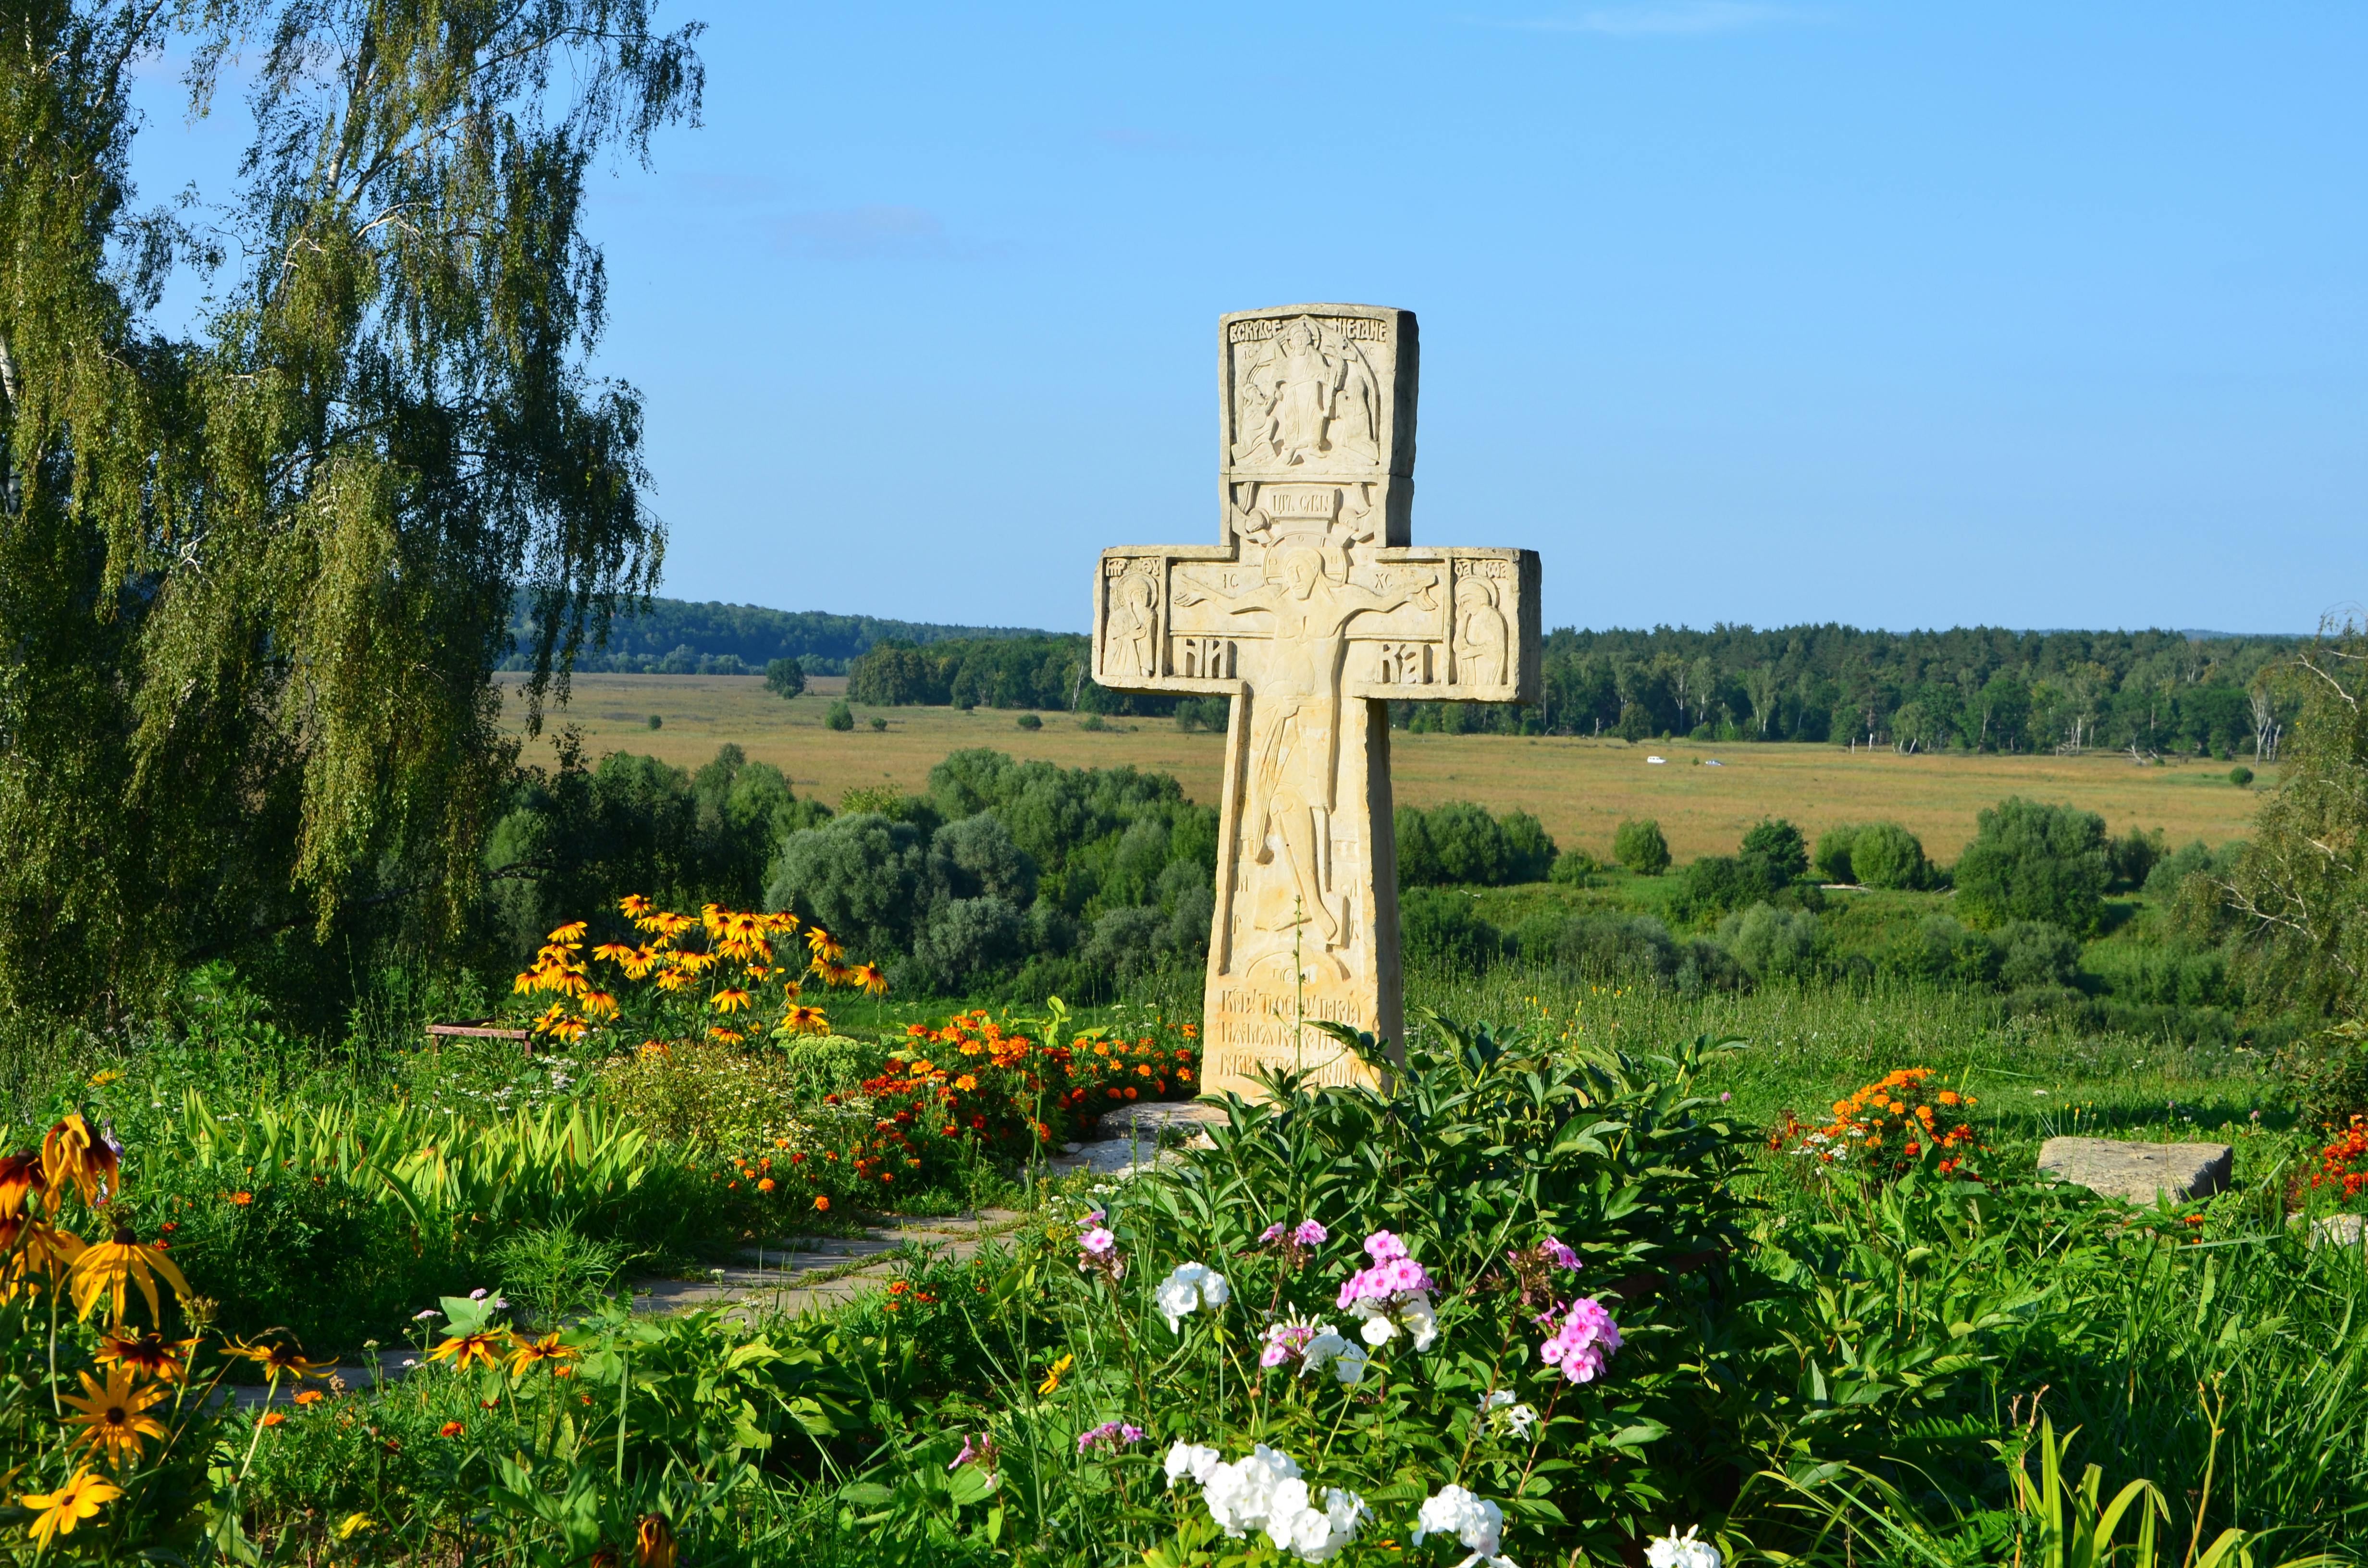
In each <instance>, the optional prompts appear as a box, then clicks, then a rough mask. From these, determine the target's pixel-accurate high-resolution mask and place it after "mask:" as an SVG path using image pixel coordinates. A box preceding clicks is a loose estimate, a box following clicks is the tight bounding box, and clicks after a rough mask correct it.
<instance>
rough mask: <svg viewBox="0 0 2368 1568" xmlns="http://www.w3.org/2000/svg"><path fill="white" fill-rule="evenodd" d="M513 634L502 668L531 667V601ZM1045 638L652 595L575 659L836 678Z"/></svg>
mask: <svg viewBox="0 0 2368 1568" xmlns="http://www.w3.org/2000/svg"><path fill="white" fill-rule="evenodd" d="M509 630H510V642H511V646H512V651H511V652H510V653H507V654H505V655H504V656H503V658H502V660H501V662H500V665H499V666H498V667H499V668H501V669H504V670H523V669H527V668H529V667H531V665H530V654H529V653H528V652H526V650H531V649H532V648H533V647H535V645H536V641H537V638H538V636H539V634H540V632H541V625H540V623H539V622H538V621H537V619H536V617H535V608H534V605H533V602H532V601H531V600H530V599H529V598H528V597H525V596H523V595H521V596H520V597H518V598H517V599H515V600H513V601H512V603H511V607H510V627H509ZM1045 635H1046V633H1043V632H1037V631H1026V630H1024V629H1021V628H1018V627H996V626H942V625H939V624H936V623H935V622H931V621H922V620H892V619H885V618H882V617H880V616H871V615H833V614H830V613H829V612H827V611H825V610H780V609H764V608H759V607H758V606H756V605H727V604H716V603H713V602H712V601H710V602H706V603H693V602H691V601H689V600H688V599H662V598H649V599H644V600H642V601H640V602H639V603H637V604H634V605H631V606H627V607H624V608H620V609H619V611H618V612H617V614H616V616H615V617H614V618H613V619H611V620H610V621H609V627H608V631H607V635H606V636H605V637H604V638H603V639H601V640H600V641H599V642H598V646H590V647H586V648H584V649H582V650H581V651H579V652H578V653H577V654H576V655H575V668H576V669H578V670H581V671H584V672H586V673H587V674H614V675H667V676H740V675H761V674H763V673H764V671H765V669H766V667H767V666H768V665H771V664H773V663H774V662H775V661H777V660H780V659H795V660H796V661H797V662H798V665H799V666H800V667H801V668H802V669H803V670H804V672H805V673H806V674H807V675H810V676H837V675H845V674H846V673H847V671H848V665H850V664H852V663H853V662H854V661H856V660H857V659H860V658H861V657H862V656H863V654H865V653H869V652H870V651H871V649H872V648H873V647H874V646H875V645H877V644H879V643H882V642H897V643H898V644H900V645H906V646H919V645H922V644H927V643H933V642H947V641H950V640H954V639H962V640H966V641H987V640H994V639H997V638H1006V637H1039V638H1041V637H1042V636H1045Z"/></svg>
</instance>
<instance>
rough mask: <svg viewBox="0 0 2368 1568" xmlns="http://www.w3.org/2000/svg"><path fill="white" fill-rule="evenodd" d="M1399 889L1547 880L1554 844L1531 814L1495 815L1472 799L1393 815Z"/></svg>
mask: <svg viewBox="0 0 2368 1568" xmlns="http://www.w3.org/2000/svg"><path fill="white" fill-rule="evenodd" d="M1392 825H1393V827H1394V829H1395V835H1396V837H1397V851H1398V885H1399V886H1400V887H1452V886H1459V885H1477V886H1481V887H1503V886H1506V885H1508V884H1510V883H1515V882H1535V881H1544V880H1545V876H1546V873H1547V871H1548V869H1551V868H1552V866H1553V865H1554V840H1553V839H1552V838H1549V837H1548V836H1546V830H1545V828H1544V826H1543V824H1541V823H1540V822H1539V821H1538V819H1537V818H1535V817H1533V816H1531V815H1530V813H1529V812H1508V813H1507V814H1506V815H1505V816H1503V817H1501V818H1499V817H1492V816H1490V815H1489V814H1488V813H1487V812H1486V810H1484V809H1483V808H1481V807H1479V806H1475V805H1474V804H1472V803H1471V802H1470V801H1448V802H1447V803H1446V804H1444V805H1441V806H1436V807H1433V808H1432V809H1430V810H1429V811H1424V810H1421V809H1420V808H1418V807H1415V806H1400V807H1399V808H1398V809H1397V811H1396V812H1395V816H1394V821H1393V824H1392Z"/></svg>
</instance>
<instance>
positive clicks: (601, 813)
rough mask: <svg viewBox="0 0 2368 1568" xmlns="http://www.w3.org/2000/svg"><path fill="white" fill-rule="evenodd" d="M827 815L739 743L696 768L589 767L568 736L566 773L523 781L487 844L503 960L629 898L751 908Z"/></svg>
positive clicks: (490, 905) (560, 769)
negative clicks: (776, 858) (774, 872)
mask: <svg viewBox="0 0 2368 1568" xmlns="http://www.w3.org/2000/svg"><path fill="white" fill-rule="evenodd" d="M827 814H828V813H827V812H826V811H825V809H824V808H822V807H821V806H819V805H817V804H815V803H813V802H809V801H799V800H798V799H797V798H796V797H795V796H794V795H792V794H791V790H790V784H789V780H788V779H787V778H783V777H782V776H781V770H780V768H778V767H774V766H773V765H772V764H771V763H768V762H750V761H749V760H748V759H747V756H746V753H744V752H743V751H742V750H741V749H740V748H739V747H738V746H736V745H725V746H723V747H721V748H720V749H718V751H717V752H716V754H715V760H714V761H712V762H710V763H709V764H707V765H706V766H705V767H701V768H700V769H699V770H698V771H697V772H695V773H690V772H685V771H684V770H683V769H681V768H679V767H674V766H672V765H671V764H668V763H664V762H660V761H659V760H658V759H657V758H655V757H651V756H635V755H633V754H632V753H631V752H611V753H609V755H608V756H604V757H602V758H601V759H600V761H599V764H598V766H597V767H586V766H585V763H584V758H583V754H582V753H581V752H580V751H579V750H578V749H577V748H576V745H575V737H574V735H573V733H568V734H564V735H562V736H561V738H560V744H559V747H558V766H557V767H555V768H554V769H552V771H550V772H544V771H542V770H541V769H529V770H526V771H524V772H522V773H521V774H520V776H519V778H518V782H517V783H516V784H515V785H514V786H513V787H512V790H511V795H510V803H509V807H508V809H507V811H505V812H503V813H502V815H501V816H500V818H499V819H498V820H497V821H496V822H495V824H494V830H493V834H492V835H491V837H490V839H489V840H488V842H487V845H486V848H485V869H486V871H487V872H488V874H489V877H490V886H491V892H490V896H489V898H488V899H487V901H486V915H487V918H488V919H489V921H490V922H491V924H492V926H493V932H494V935H495V937H496V939H497V941H498V943H499V947H498V949H497V954H496V957H495V961H496V962H505V963H506V962H511V961H515V960H519V959H521V958H522V957H523V955H524V954H526V953H529V952H531V951H532V950H533V949H534V948H535V947H536V946H537V945H538V944H539V943H540V942H541V940H542V937H543V935H544V933H546V932H548V931H550V930H551V929H552V928H553V927H554V926H559V925H561V924H563V923H564V922H565V921H569V920H575V919H580V918H583V917H584V916H586V915H587V914H590V913H595V912H598V913H603V914H605V912H607V911H608V910H609V909H610V908H612V907H613V906H614V904H615V902H616V900H617V898H618V897H619V896H620V894H622V893H625V892H639V893H642V894H643V895H645V896H648V897H653V898H655V899H656V900H658V901H659V902H660V903H664V904H667V905H669V906H672V907H677V908H691V909H696V908H697V907H699V906H700V904H701V903H708V902H710V901H712V902H715V903H721V904H723V905H724V906H725V907H727V908H735V909H737V908H746V907H747V906H749V905H751V904H753V903H756V902H757V897H758V895H759V893H760V892H762V891H763V888H764V883H765V873H766V868H767V866H768V863H769V862H770V861H771V859H772V858H773V854H774V847H775V846H776V845H778V844H779V843H780V841H781V839H782V837H783V836H784V835H788V834H790V833H793V832H795V831H796V830H798V829H799V828H801V827H804V826H806V825H808V824H811V823H812V822H814V820H815V819H816V818H817V817H818V816H826V815H827Z"/></svg>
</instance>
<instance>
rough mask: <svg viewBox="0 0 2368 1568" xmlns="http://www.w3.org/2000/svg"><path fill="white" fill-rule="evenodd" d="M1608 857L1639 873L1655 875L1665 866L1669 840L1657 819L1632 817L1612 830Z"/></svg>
mask: <svg viewBox="0 0 2368 1568" xmlns="http://www.w3.org/2000/svg"><path fill="white" fill-rule="evenodd" d="M1611 858H1613V859H1614V860H1617V861H1619V862H1620V863H1621V864H1622V866H1625V867H1626V868H1627V869H1630V870H1632V871H1634V872H1635V873H1636V874H1637V875H1638V876H1640V877H1657V876H1659V875H1660V874H1661V873H1662V872H1664V871H1666V870H1668V869H1669V841H1668V839H1666V838H1664V837H1662V836H1661V824H1659V823H1657V822H1655V821H1654V820H1653V819H1652V818H1650V817H1645V818H1643V819H1641V820H1639V819H1636V818H1633V817H1632V818H1630V819H1629V820H1627V821H1625V822H1623V823H1622V824H1620V826H1619V828H1618V829H1617V831H1615V832H1614V833H1613V834H1612V835H1611Z"/></svg>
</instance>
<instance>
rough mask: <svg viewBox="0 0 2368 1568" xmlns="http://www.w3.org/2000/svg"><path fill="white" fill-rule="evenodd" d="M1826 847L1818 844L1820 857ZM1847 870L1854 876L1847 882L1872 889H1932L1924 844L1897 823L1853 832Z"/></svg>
mask: <svg viewBox="0 0 2368 1568" xmlns="http://www.w3.org/2000/svg"><path fill="white" fill-rule="evenodd" d="M1828 836H1830V835H1828ZM1824 847H1825V841H1824V840H1823V839H1820V840H1818V849H1819V852H1820V853H1822V852H1823V850H1824ZM1847 869H1849V870H1850V872H1851V873H1852V875H1851V876H1850V878H1849V879H1847V880H1849V881H1857V882H1861V883H1863V884H1864V885H1865V886H1867V887H1871V888H1893V889H1901V890H1907V889H1914V888H1923V887H1930V886H1931V885H1932V881H1933V876H1932V867H1931V863H1930V861H1928V860H1926V859H1925V858H1924V841H1923V840H1922V839H1920V838H1918V837H1917V836H1916V835H1914V834H1912V833H1910V832H1908V831H1907V829H1906V828H1904V827H1902V826H1900V825H1899V824H1897V823H1896V822H1875V823H1869V824H1866V825H1865V826H1864V827H1861V828H1858V829H1855V830H1853V836H1852V838H1851V840H1850V854H1849V857H1848V865H1847Z"/></svg>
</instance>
